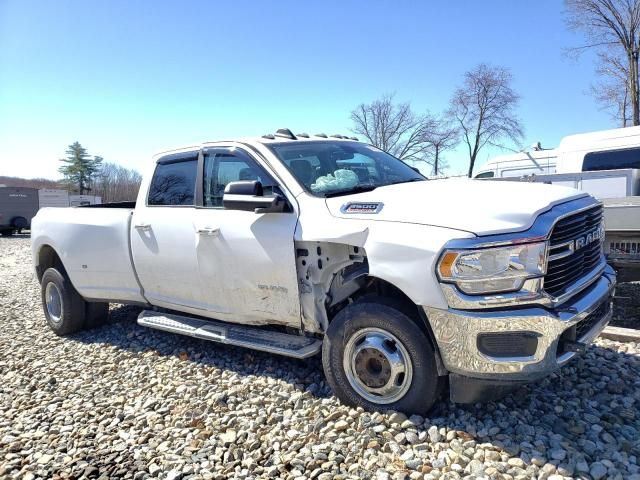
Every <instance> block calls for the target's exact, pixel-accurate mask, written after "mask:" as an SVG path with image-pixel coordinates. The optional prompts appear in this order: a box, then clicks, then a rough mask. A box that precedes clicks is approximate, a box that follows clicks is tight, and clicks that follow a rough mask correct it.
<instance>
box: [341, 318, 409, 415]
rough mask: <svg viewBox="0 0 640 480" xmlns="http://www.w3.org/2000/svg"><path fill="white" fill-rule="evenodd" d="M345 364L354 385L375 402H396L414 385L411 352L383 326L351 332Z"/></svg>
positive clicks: (369, 399)
mask: <svg viewBox="0 0 640 480" xmlns="http://www.w3.org/2000/svg"><path fill="white" fill-rule="evenodd" d="M343 364H344V365H343V366H344V371H345V373H346V375H347V379H348V380H349V383H350V384H351V387H352V388H353V389H354V390H355V391H356V392H357V393H358V395H360V396H361V397H363V398H364V399H365V400H367V401H369V402H372V403H377V404H380V405H385V404H389V403H393V402H396V401H398V400H400V399H401V398H402V397H404V396H405V394H406V393H407V391H408V390H409V387H410V386H411V380H412V378H413V365H412V363H411V357H410V356H409V352H408V351H407V349H406V347H405V346H404V345H403V344H402V342H401V341H400V340H398V338H397V337H396V336H395V335H393V334H391V333H389V332H387V331H386V330H383V329H381V328H373V327H371V328H363V329H362V330H358V331H357V332H355V333H354V334H353V335H351V338H349V341H348V342H347V344H346V345H345V349H344V359H343Z"/></svg>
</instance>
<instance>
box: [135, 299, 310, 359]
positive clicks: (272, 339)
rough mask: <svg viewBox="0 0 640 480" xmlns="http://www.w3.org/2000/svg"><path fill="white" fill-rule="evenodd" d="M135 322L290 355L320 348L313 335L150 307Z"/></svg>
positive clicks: (144, 325)
mask: <svg viewBox="0 0 640 480" xmlns="http://www.w3.org/2000/svg"><path fill="white" fill-rule="evenodd" d="M138 325H141V326H143V327H149V328H155V329H156V330H164V331H165V332H171V333H177V334H179V335H187V336H189V337H195V338H201V339H203V340H210V341H212V342H218V343H225V344H227V345H236V346H239V347H246V348H252V349H254V350H261V351H263V352H269V353H275V354H278V355H285V356H287V357H293V358H308V357H311V356H313V355H315V354H316V353H318V352H320V350H321V348H322V340H319V339H317V338H311V337H304V336H301V335H290V334H287V333H282V332H273V331H269V330H263V329H261V328H256V327H248V326H243V325H235V324H229V323H223V322H219V321H215V320H202V319H200V318H195V317H188V316H183V315H175V314H170V313H160V312H154V311H152V310H143V311H142V312H141V313H140V315H139V316H138Z"/></svg>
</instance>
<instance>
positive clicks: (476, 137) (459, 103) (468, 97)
mask: <svg viewBox="0 0 640 480" xmlns="http://www.w3.org/2000/svg"><path fill="white" fill-rule="evenodd" d="M511 81H512V77H511V73H509V71H508V70H507V69H505V68H502V67H493V66H490V65H487V64H484V63H482V64H480V65H478V66H477V67H475V68H474V69H473V70H471V71H469V72H467V73H466V74H465V76H464V83H463V85H462V87H460V88H458V89H456V91H455V92H454V94H453V98H452V99H451V106H450V110H449V114H450V115H451V117H452V118H453V119H454V121H455V122H456V124H457V125H458V126H459V127H460V132H461V135H462V141H463V142H464V143H465V144H466V145H467V148H468V151H469V173H468V175H469V177H471V176H472V175H473V167H474V166H475V163H476V159H477V158H478V153H480V151H481V150H482V148H484V147H485V146H486V145H492V146H497V147H502V146H503V142H504V141H508V142H513V143H516V144H519V142H520V141H521V140H522V137H523V131H522V126H521V124H520V120H519V119H518V117H517V116H516V114H515V109H516V107H517V105H518V101H519V100H520V97H519V95H518V94H517V93H516V92H515V91H514V90H513V88H512V87H511Z"/></svg>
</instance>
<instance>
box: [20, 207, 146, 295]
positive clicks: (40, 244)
mask: <svg viewBox="0 0 640 480" xmlns="http://www.w3.org/2000/svg"><path fill="white" fill-rule="evenodd" d="M134 206H135V203H134V202H129V203H124V204H119V205H117V206H116V205H94V206H91V207H79V208H44V209H42V210H40V212H38V214H37V215H36V216H35V217H34V219H33V222H32V233H31V235H32V254H33V258H34V263H35V265H36V272H37V274H38V277H40V276H42V274H43V273H44V271H45V270H46V268H47V267H49V266H51V265H48V263H50V262H51V261H52V260H51V257H52V254H51V250H53V252H55V255H54V258H55V256H57V257H58V258H59V259H60V260H61V263H62V264H63V265H64V268H65V270H66V272H67V274H68V275H69V278H70V280H71V282H72V284H73V286H74V287H75V288H76V290H77V291H78V292H79V293H80V295H82V296H83V297H84V298H87V299H96V300H119V301H129V302H144V298H143V296H142V292H141V288H140V285H139V284H138V280H137V278H136V274H135V269H134V266H133V263H132V261H131V249H130V228H131V216H132V214H133V207H134Z"/></svg>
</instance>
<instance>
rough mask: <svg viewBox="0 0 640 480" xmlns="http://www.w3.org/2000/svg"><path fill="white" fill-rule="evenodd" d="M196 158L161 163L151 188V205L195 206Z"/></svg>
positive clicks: (157, 167) (149, 200)
mask: <svg viewBox="0 0 640 480" xmlns="http://www.w3.org/2000/svg"><path fill="white" fill-rule="evenodd" d="M197 170H198V160H197V159H196V158H193V159H189V160H184V161H176V162H172V163H159V164H158V165H157V166H156V171H155V172H154V174H153V178H152V179H151V185H150V187H149V198H148V204H149V205H195V188H196V172H197Z"/></svg>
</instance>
